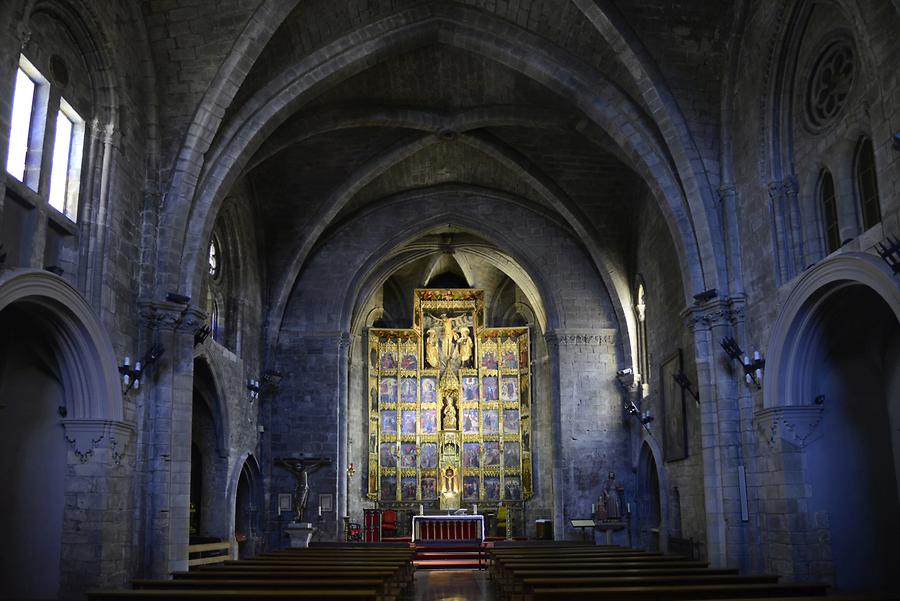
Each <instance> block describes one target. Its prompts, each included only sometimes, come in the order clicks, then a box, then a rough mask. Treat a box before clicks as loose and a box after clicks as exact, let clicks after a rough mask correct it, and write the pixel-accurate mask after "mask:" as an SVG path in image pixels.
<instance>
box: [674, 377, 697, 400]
mask: <svg viewBox="0 0 900 601" xmlns="http://www.w3.org/2000/svg"><path fill="white" fill-rule="evenodd" d="M672 378H674V379H675V383H676V384H678V385H679V386H681V389H682V390H686V391H687V392H688V394H690V395H691V396H692V397H694V401H695V402H696V403H697V404H698V405H699V404H700V395H699V394H698V393H697V392H696V391H694V385H693V383H692V382H691V381H690V379H689V378H688V377H687V376H686V375H685V374H683V373H681V374H672Z"/></svg>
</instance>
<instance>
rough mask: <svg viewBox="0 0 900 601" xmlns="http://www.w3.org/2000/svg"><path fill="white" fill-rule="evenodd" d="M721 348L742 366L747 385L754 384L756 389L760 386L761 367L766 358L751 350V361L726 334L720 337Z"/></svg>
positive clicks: (764, 363)
mask: <svg viewBox="0 0 900 601" xmlns="http://www.w3.org/2000/svg"><path fill="white" fill-rule="evenodd" d="M721 345H722V348H723V349H725V352H726V353H727V354H728V356H729V357H730V358H731V359H732V360H736V361H737V362H738V363H740V364H741V367H743V368H744V381H745V382H746V383H747V385H748V386H749V385H751V384H755V385H756V389H757V390H759V389H761V388H762V377H763V368H764V367H765V366H766V360H765V359H763V358H762V355H761V354H760V352H759V351H754V352H753V361H751V360H750V357H748V356H747V355H745V354H744V351H742V350H741V347H739V346H738V345H737V342H735V340H734V338H732V337H730V336H727V337H725V338H723V339H722V342H721Z"/></svg>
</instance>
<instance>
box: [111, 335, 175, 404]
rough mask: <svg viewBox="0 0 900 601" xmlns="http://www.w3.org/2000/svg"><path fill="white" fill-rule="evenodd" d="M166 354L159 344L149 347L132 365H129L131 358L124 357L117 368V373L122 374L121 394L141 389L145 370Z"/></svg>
mask: <svg viewBox="0 0 900 601" xmlns="http://www.w3.org/2000/svg"><path fill="white" fill-rule="evenodd" d="M164 352H166V349H165V348H164V347H163V345H161V344H154V345H153V346H151V347H150V350H149V351H147V353H146V354H145V355H144V356H143V358H141V359H140V360H138V361H136V362H135V363H134V365H132V364H131V357H129V356H127V355H126V356H125V359H123V360H122V365H120V366H119V373H120V374H122V394H123V395H124V394H128V391H129V390H131V389H134V390H137V389H139V388H140V387H141V376H142V375H143V373H144V372H145V371H147V368H148V367H150V366H151V365H153V364H154V363H156V362H157V361H158V360H159V358H160V357H162V354H163V353H164Z"/></svg>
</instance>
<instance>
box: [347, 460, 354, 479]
mask: <svg viewBox="0 0 900 601" xmlns="http://www.w3.org/2000/svg"><path fill="white" fill-rule="evenodd" d="M355 473H356V468H355V467H354V466H353V464H352V463H351V464H349V465H348V466H347V477H348V478H352V477H353V474H355Z"/></svg>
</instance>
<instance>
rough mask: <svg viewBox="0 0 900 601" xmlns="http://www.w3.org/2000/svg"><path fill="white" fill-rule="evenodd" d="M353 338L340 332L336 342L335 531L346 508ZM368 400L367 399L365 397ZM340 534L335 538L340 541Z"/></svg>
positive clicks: (340, 531)
mask: <svg viewBox="0 0 900 601" xmlns="http://www.w3.org/2000/svg"><path fill="white" fill-rule="evenodd" d="M352 340H353V338H352V337H351V336H350V333H349V332H342V333H341V335H340V339H339V342H338V374H337V375H338V400H339V402H338V416H337V423H338V448H337V461H336V462H335V463H337V495H336V497H335V500H334V513H333V515H332V516H331V517H332V519H333V520H334V523H335V525H334V528H335V530H334V531H335V532H336V533H342V532H343V528H344V522H343V515H344V512H345V511H346V509H347V495H348V494H349V492H350V491H349V490H348V489H347V466H348V465H349V464H350V462H351V461H352V459H351V457H350V344H351V342H352ZM366 402H368V399H366ZM341 539H342V537H341V536H338V537H336V538H335V540H336V541H340V540H341Z"/></svg>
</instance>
